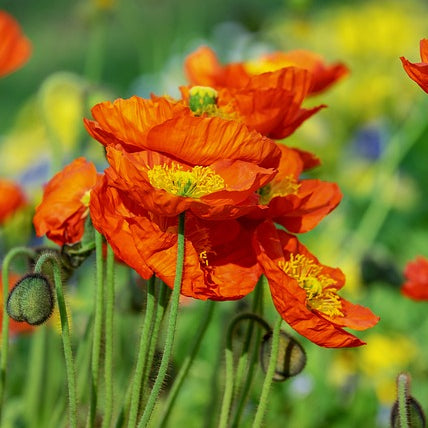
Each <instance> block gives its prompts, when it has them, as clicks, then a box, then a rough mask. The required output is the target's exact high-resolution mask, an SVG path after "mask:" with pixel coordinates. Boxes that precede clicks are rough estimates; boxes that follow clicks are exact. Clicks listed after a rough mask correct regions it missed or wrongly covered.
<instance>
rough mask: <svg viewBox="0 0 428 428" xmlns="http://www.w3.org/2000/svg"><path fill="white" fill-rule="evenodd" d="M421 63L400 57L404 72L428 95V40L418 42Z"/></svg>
mask: <svg viewBox="0 0 428 428" xmlns="http://www.w3.org/2000/svg"><path fill="white" fill-rule="evenodd" d="M420 53H421V60H422V61H421V62H416V63H413V62H410V61H408V60H407V59H406V58H404V57H400V59H401V62H402V64H403V67H404V70H406V73H407V74H408V75H409V77H410V78H411V79H412V80H414V81H415V82H416V83H417V84H418V85H419V86H420V87H421V88H422V89H423V90H424V91H425V92H426V93H428V39H422V40H421V41H420Z"/></svg>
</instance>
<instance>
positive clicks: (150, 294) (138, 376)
mask: <svg viewBox="0 0 428 428" xmlns="http://www.w3.org/2000/svg"><path fill="white" fill-rule="evenodd" d="M154 290H155V276H154V275H153V276H152V277H151V278H150V280H149V282H148V284H147V304H146V314H145V316H144V321H143V327H142V329H141V337H140V347H139V351H138V356H137V363H136V366H135V373H134V378H133V381H132V394H131V408H130V410H129V418H128V427H129V428H133V427H135V425H136V422H137V416H138V406H139V403H140V393H141V386H142V385H141V383H142V378H143V373H144V368H145V366H146V363H147V351H148V347H149V342H150V327H151V325H152V322H153V309H154V307H155V303H154Z"/></svg>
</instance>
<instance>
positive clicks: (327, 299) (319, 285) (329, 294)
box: [278, 254, 343, 317]
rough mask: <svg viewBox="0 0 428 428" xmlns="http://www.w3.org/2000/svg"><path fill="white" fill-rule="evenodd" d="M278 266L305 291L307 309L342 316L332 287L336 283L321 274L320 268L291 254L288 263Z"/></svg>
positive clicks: (303, 258)
mask: <svg viewBox="0 0 428 428" xmlns="http://www.w3.org/2000/svg"><path fill="white" fill-rule="evenodd" d="M278 265H279V267H280V268H281V269H282V270H283V271H284V272H285V274H287V275H288V276H289V277H291V278H293V279H295V280H296V281H297V283H298V284H299V286H300V287H302V288H303V289H304V290H305V291H306V304H307V306H308V308H309V309H311V310H312V309H315V310H316V311H318V312H321V313H323V314H325V315H327V316H329V317H335V316H343V312H342V304H341V302H340V297H339V296H338V295H337V290H336V288H334V287H333V286H334V284H335V283H336V281H335V280H334V279H333V278H331V277H329V276H327V275H323V274H321V271H322V268H321V266H318V265H317V264H316V263H315V262H314V261H313V260H311V259H309V258H308V257H306V256H304V255H303V254H291V257H290V260H289V261H288V262H284V261H280V262H279V263H278Z"/></svg>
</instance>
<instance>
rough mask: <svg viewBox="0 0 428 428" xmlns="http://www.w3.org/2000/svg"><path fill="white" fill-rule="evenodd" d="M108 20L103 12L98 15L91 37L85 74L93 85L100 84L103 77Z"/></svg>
mask: <svg viewBox="0 0 428 428" xmlns="http://www.w3.org/2000/svg"><path fill="white" fill-rule="evenodd" d="M107 18H108V16H107V15H106V14H105V13H104V12H103V11H100V12H99V13H98V15H97V16H96V17H95V22H94V23H93V26H92V28H91V35H90V37H89V43H88V51H87V55H86V64H85V73H84V74H85V76H86V77H87V78H88V80H90V81H91V82H93V83H99V82H100V80H101V76H102V70H103V62H104V61H103V60H104V56H105V36H106V30H107V26H106V21H107Z"/></svg>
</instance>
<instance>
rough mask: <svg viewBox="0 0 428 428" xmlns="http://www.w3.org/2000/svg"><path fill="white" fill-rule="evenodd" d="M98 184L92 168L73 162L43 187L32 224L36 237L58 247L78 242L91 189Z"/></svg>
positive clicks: (88, 165) (83, 159)
mask: <svg viewBox="0 0 428 428" xmlns="http://www.w3.org/2000/svg"><path fill="white" fill-rule="evenodd" d="M96 181H97V171H96V169H95V166H94V164H92V163H91V162H88V161H87V160H86V159H85V158H83V157H80V158H78V159H75V160H74V161H73V162H71V164H69V165H67V166H66V167H65V168H64V169H63V170H62V171H60V172H59V173H57V174H56V175H55V176H54V177H53V178H52V179H51V180H50V181H49V183H48V184H47V185H46V187H45V189H44V194H43V199H42V202H41V203H40V204H39V205H38V206H37V208H36V213H35V215H34V219H33V223H34V227H35V229H36V233H37V235H38V236H42V235H45V234H46V236H47V237H48V238H49V239H51V240H52V241H54V242H55V243H57V244H58V245H64V244H73V243H75V242H78V241H79V240H80V239H81V238H82V235H83V232H84V225H85V219H86V217H87V215H88V213H89V208H88V207H89V199H90V192H91V189H92V188H93V187H94V186H95V183H96Z"/></svg>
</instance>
